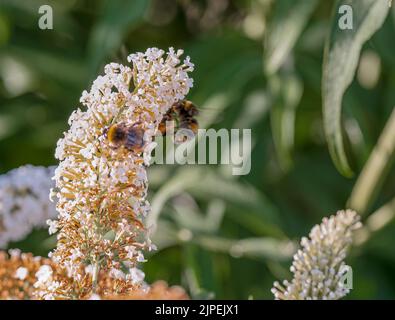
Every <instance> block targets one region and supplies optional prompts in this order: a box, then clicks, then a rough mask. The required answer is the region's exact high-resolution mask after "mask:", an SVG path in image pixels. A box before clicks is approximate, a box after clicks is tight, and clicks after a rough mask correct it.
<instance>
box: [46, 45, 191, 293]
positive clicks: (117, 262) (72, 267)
mask: <svg viewBox="0 0 395 320" xmlns="http://www.w3.org/2000/svg"><path fill="white" fill-rule="evenodd" d="M182 53H183V52H182V51H181V50H179V51H177V52H175V51H174V50H173V49H172V48H170V49H169V51H168V53H167V54H166V53H165V52H164V51H163V50H159V49H156V48H151V49H148V50H147V51H146V52H145V53H137V54H132V55H130V56H129V57H128V60H129V62H132V66H131V67H129V66H124V65H121V64H116V63H111V64H109V65H107V66H106V67H105V70H104V71H105V74H104V75H103V76H99V77H98V78H97V79H96V80H95V81H94V82H93V85H92V87H91V90H90V91H89V92H87V91H84V92H83V94H82V97H81V103H82V104H83V105H84V106H85V107H86V110H84V111H83V110H81V109H77V110H76V111H75V112H73V114H72V115H71V117H70V119H69V125H70V129H69V131H68V132H65V134H64V137H63V138H62V139H60V140H59V142H58V145H57V149H56V155H55V156H56V157H57V158H58V159H59V160H60V164H59V167H58V168H57V169H56V171H55V177H54V179H55V181H56V188H55V189H54V190H53V194H54V195H56V197H57V198H58V202H57V210H58V212H59V217H58V220H57V221H52V222H50V223H49V224H50V232H56V231H57V230H59V233H58V235H57V239H58V242H57V247H56V249H55V250H54V251H53V252H52V253H51V254H50V257H51V258H52V260H53V262H54V263H56V264H57V265H58V266H60V267H62V268H63V269H64V270H65V271H66V273H67V279H68V280H65V281H60V282H56V281H52V282H51V279H49V278H50V277H49V278H48V279H49V280H48V279H47V280H48V281H46V283H45V286H43V290H42V292H41V293H42V296H44V297H50V298H53V297H54V298H57V297H61V298H84V297H88V296H89V295H92V294H99V292H98V291H99V288H100V287H101V286H100V285H99V284H100V283H101V282H102V280H103V277H106V276H107V275H109V276H110V277H111V278H112V279H117V280H119V283H118V284H117V285H116V286H114V287H112V292H110V291H108V292H105V294H114V295H117V294H124V293H125V292H127V291H131V290H132V289H133V288H135V289H138V287H139V286H140V283H141V282H142V279H143V276H142V274H141V271H140V272H139V271H138V269H136V267H137V265H138V263H139V262H144V261H145V258H144V255H143V251H144V250H154V249H155V247H154V245H153V244H152V243H151V241H150V239H149V238H148V232H147V227H146V226H145V225H144V217H145V216H146V215H147V213H148V212H149V210H150V206H149V203H148V202H147V200H146V193H147V185H148V183H147V172H146V166H147V165H148V162H149V153H150V152H151V150H152V144H153V142H152V140H153V137H154V135H155V134H156V131H157V127H158V125H159V123H160V121H161V119H162V117H163V115H164V114H165V113H166V112H167V110H168V109H169V108H170V107H171V106H172V105H173V104H174V103H175V102H176V101H178V100H180V99H183V98H184V97H185V95H186V94H187V93H188V91H189V89H190V88H191V87H192V79H190V78H189V76H188V73H189V72H190V71H192V70H193V64H192V63H191V62H190V61H189V58H188V57H187V58H186V59H185V60H184V61H183V62H181V61H180V56H181V55H182ZM121 123H122V124H123V125H125V126H126V127H128V126H129V127H131V126H138V127H139V128H140V129H142V130H143V131H144V137H143V140H144V150H143V152H132V151H130V150H128V149H127V148H124V147H119V148H114V147H113V146H112V145H111V143H110V142H109V141H108V139H107V137H106V132H107V130H108V129H109V127H110V126H112V125H118V124H121ZM70 282H72V284H71V283H70ZM75 288H84V290H77V291H76V290H75Z"/></svg>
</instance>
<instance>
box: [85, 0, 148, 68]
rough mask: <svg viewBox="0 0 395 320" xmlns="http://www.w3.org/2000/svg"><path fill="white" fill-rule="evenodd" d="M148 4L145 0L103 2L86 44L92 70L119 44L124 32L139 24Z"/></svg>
mask: <svg viewBox="0 0 395 320" xmlns="http://www.w3.org/2000/svg"><path fill="white" fill-rule="evenodd" d="M149 4H150V1H146V0H133V1H123V0H112V1H106V2H105V5H104V6H103V8H102V13H101V19H100V20H99V21H98V23H97V24H96V26H95V27H94V28H93V31H92V34H91V38H90V40H89V45H88V52H89V61H90V64H91V68H92V72H96V69H97V67H98V66H99V64H100V63H101V62H102V60H103V59H104V58H105V57H106V56H107V55H108V54H109V53H111V52H112V51H113V50H115V49H117V48H118V47H119V46H120V45H121V43H122V41H123V38H124V36H125V34H126V32H127V31H129V30H130V29H131V28H133V27H136V26H137V25H138V24H139V22H140V21H141V20H142V18H143V15H144V13H145V12H146V10H147V8H148V6H149Z"/></svg>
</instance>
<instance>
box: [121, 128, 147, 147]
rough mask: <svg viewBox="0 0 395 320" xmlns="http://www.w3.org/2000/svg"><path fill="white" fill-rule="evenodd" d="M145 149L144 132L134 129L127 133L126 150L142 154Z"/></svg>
mask: <svg viewBox="0 0 395 320" xmlns="http://www.w3.org/2000/svg"><path fill="white" fill-rule="evenodd" d="M143 147H144V130H142V129H141V128H136V127H132V128H129V129H128V130H127V132H126V140H125V148H126V149H128V150H131V151H135V152H140V151H142V149H143Z"/></svg>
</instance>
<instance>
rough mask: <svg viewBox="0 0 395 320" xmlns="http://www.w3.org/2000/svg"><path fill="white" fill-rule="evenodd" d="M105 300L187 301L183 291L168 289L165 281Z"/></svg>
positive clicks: (175, 288) (108, 297) (181, 289)
mask: <svg viewBox="0 0 395 320" xmlns="http://www.w3.org/2000/svg"><path fill="white" fill-rule="evenodd" d="M105 299H107V300H188V299H189V297H188V295H187V293H186V292H185V290H184V289H183V288H181V287H179V286H172V287H169V286H168V285H167V283H166V282H165V281H156V282H155V283H153V284H152V285H151V286H143V287H142V288H140V289H139V290H135V291H133V292H132V293H131V294H129V295H117V296H107V297H105Z"/></svg>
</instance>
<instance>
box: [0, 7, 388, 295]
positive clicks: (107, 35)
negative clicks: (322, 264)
mask: <svg viewBox="0 0 395 320" xmlns="http://www.w3.org/2000/svg"><path fill="white" fill-rule="evenodd" d="M43 4H49V5H51V6H52V8H53V15H54V17H53V30H40V29H39V28H38V19H39V18H40V16H41V15H40V14H39V13H38V9H39V7H40V6H41V5H43ZM333 5H334V1H329V0H325V1H300V0H299V1H293V0H292V1H290V0H239V1H237V0H233V1H232V0H178V1H177V0H151V1H149V0H133V1H132V0H130V1H123V0H112V1H104V0H95V1H93V0H79V1H77V0H68V1H60V0H59V1H43V0H30V1H24V0H0V173H5V172H7V171H8V170H10V169H12V168H16V167H18V166H20V165H23V164H34V165H44V166H47V165H54V164H56V160H55V159H54V150H55V146H56V141H57V140H58V139H59V138H60V137H61V135H62V133H63V131H65V130H67V128H68V125H67V119H68V117H69V115H70V114H71V112H72V111H73V110H74V109H76V108H77V107H78V105H79V102H78V101H79V97H80V95H81V92H82V91H83V90H84V89H88V88H89V87H90V84H91V81H92V80H93V79H95V78H96V77H97V75H98V74H100V73H102V71H103V66H104V65H105V64H106V63H108V62H111V61H116V62H123V63H126V56H127V54H128V53H132V52H136V51H145V49H146V48H148V47H153V46H155V47H160V48H163V49H166V48H168V47H170V46H173V47H175V48H183V49H185V52H186V54H187V55H189V56H190V57H191V60H192V61H193V62H194V63H195V66H196V70H195V72H194V73H193V75H192V76H193V78H194V82H195V86H194V88H193V90H192V91H191V94H190V95H189V99H190V100H192V101H194V102H195V103H196V104H197V105H199V106H200V116H199V121H200V123H201V124H202V127H204V128H216V129H219V128H251V129H252V136H253V144H252V145H253V149H252V154H251V164H252V169H251V172H250V174H248V175H246V176H240V177H237V176H232V175H230V174H229V171H228V170H225V169H224V168H223V167H221V166H215V165H207V166H201V165H199V166H168V165H154V166H152V167H151V168H150V169H149V180H150V190H149V197H150V201H151V204H152V206H153V212H154V213H155V214H158V216H159V221H158V223H159V225H158V229H157V232H156V234H155V237H154V239H155V242H156V243H157V245H158V247H159V250H158V252H156V253H155V254H154V255H152V256H151V257H150V258H149V261H148V262H147V263H146V264H144V266H143V269H144V271H145V273H146V279H147V281H148V282H152V281H155V280H158V279H163V280H166V281H168V282H169V283H170V284H181V285H183V286H184V287H185V288H186V289H187V290H188V292H189V293H190V294H191V296H192V297H194V298H218V299H247V298H253V299H272V298H273V296H272V294H271V292H270V289H271V287H272V283H273V281H274V280H282V279H289V278H290V277H291V274H290V272H289V266H290V264H291V258H292V254H293V253H294V251H295V249H296V247H297V244H298V241H299V239H300V237H302V236H305V235H307V234H308V232H309V230H310V229H311V227H312V226H313V225H314V224H317V223H319V222H320V221H321V219H322V217H324V216H328V215H330V214H332V213H335V212H336V211H337V210H339V209H343V208H344V207H345V206H346V202H347V199H348V198H349V196H350V193H351V191H352V188H353V186H354V184H355V181H356V177H354V178H351V179H347V178H345V177H343V176H342V175H340V174H339V173H338V171H337V170H336V169H335V167H334V165H333V163H332V161H331V158H330V156H329V153H328V149H327V145H326V142H325V138H324V133H323V126H322V102H321V84H320V83H321V72H322V63H323V51H324V42H325V38H326V35H327V33H328V30H329V28H330V23H331V16H332V11H333ZM394 18H395V14H394V13H391V14H390V15H389V16H388V18H387V20H386V22H385V24H384V26H383V27H382V28H381V29H380V31H379V32H378V33H377V34H376V35H375V36H374V37H373V38H372V39H371V40H370V41H369V42H368V43H367V44H366V45H365V47H364V49H363V52H362V56H361V60H360V64H359V67H358V72H357V75H356V77H355V80H354V82H353V84H352V86H351V87H350V89H349V90H348V91H347V94H346V97H345V100H344V111H343V114H344V117H343V119H344V128H345V131H346V133H347V135H348V137H349V146H348V148H350V149H351V150H352V151H353V155H354V156H353V158H352V161H353V163H352V165H353V167H354V170H355V171H356V172H357V173H359V172H360V171H361V169H362V167H363V165H364V163H365V162H366V160H367V158H368V156H369V154H370V152H371V150H372V148H373V147H374V145H375V143H376V141H377V139H378V137H379V135H380V133H381V131H382V129H383V127H384V125H385V123H386V121H387V119H388V117H389V115H390V114H391V111H392V109H393V105H394V102H395V90H394V88H395V55H394V52H395V42H394V41H393V39H394V37H395V29H394ZM279 26H281V28H280V27H279ZM394 190H395V170H391V171H389V172H388V173H387V177H386V179H385V182H384V184H383V186H382V189H380V194H379V196H378V198H377V200H376V201H375V202H374V204H373V205H372V206H371V208H369V212H373V211H374V210H375V209H377V208H379V207H380V206H381V205H382V204H384V203H386V202H387V201H389V200H390V199H391V197H393V196H394ZM394 232H395V224H394V223H393V222H392V223H390V224H389V225H388V226H387V227H386V228H384V229H383V230H381V231H380V232H379V233H377V234H375V236H374V237H372V238H371V239H370V240H369V241H368V242H367V243H366V244H365V245H364V246H363V247H358V248H356V249H354V250H353V252H352V254H351V256H350V257H349V259H348V263H349V264H351V266H352V267H353V272H354V289H353V290H352V292H351V294H350V295H349V296H348V298H354V299H367V298H371V299H375V298H385V299H389V298H394V297H395V250H394V245H393V235H394ZM54 245H55V240H54V239H53V238H48V234H47V232H46V231H45V230H36V231H34V232H33V233H32V234H31V235H30V236H29V237H28V238H27V239H25V240H24V241H22V242H20V243H13V244H10V247H20V248H21V249H22V250H24V251H31V252H33V253H35V254H39V255H46V254H47V252H48V251H49V250H50V249H51V248H52V247H53V246H54Z"/></svg>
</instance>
